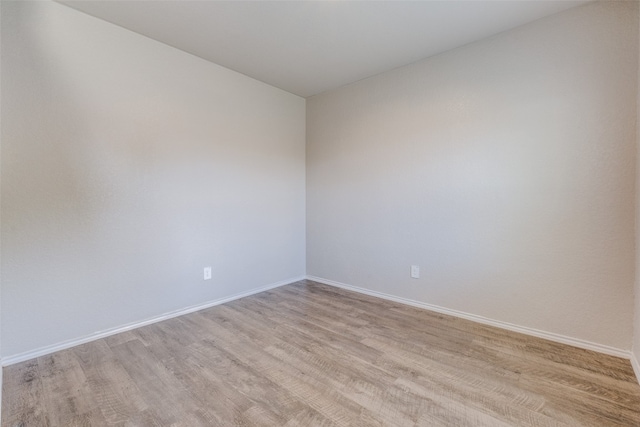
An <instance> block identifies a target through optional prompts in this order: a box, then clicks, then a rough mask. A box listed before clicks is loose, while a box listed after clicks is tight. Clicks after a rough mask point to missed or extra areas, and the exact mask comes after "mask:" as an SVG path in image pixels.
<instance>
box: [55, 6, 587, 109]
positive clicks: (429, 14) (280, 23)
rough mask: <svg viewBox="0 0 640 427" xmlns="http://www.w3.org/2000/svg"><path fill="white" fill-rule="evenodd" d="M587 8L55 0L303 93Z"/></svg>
mask: <svg viewBox="0 0 640 427" xmlns="http://www.w3.org/2000/svg"><path fill="white" fill-rule="evenodd" d="M587 2H588V1H587V0H576V1H568V0H563V1H542V0H533V1H527V0H518V1H483V0H475V1H451V0H450V1H402V0H396V1H337V0H336V1H326V0H324V1H202V0H199V1H184V0H182V1H180V0H173V1H140V0H133V1H118V0H107V1H61V3H64V4H66V5H68V6H70V7H73V8H75V9H77V10H80V11H83V12H86V13H88V14H90V15H93V16H96V17H98V18H102V19H104V20H106V21H109V22H112V23H114V24H117V25H119V26H122V27H124V28H128V29H130V30H132V31H135V32H137V33H140V34H143V35H145V36H148V37H150V38H153V39H156V40H158V41H161V42H163V43H166V44H168V45H170V46H174V47H176V48H178V49H182V50H184V51H186V52H189V53H192V54H194V55H197V56H199V57H201V58H204V59H207V60H209V61H211V62H214V63H216V64H219V65H222V66H224V67H227V68H230V69H232V70H235V71H238V72H240V73H242V74H245V75H247V76H250V77H253V78H255V79H257V80H260V81H263V82H265V83H268V84H271V85H273V86H276V87H279V88H281V89H284V90H286V91H288V92H292V93H294V94H297V95H300V96H303V97H307V96H310V95H315V94H318V93H320V92H324V91H326V90H329V89H333V88H336V87H339V86H343V85H345V84H348V83H352V82H354V81H357V80H360V79H363V78H366V77H369V76H372V75H375V74H378V73H381V72H384V71H388V70H391V69H393V68H397V67H400V66H403V65H407V64H410V63H412V62H415V61H418V60H420V59H423V58H426V57H429V56H432V55H435V54H438V53H440V52H444V51H447V50H450V49H453V48H456V47H458V46H462V45H464V44H467V43H470V42H473V41H476V40H479V39H482V38H485V37H488V36H491V35H494V34H497V33H499V32H502V31H505V30H508V29H511V28H514V27H517V26H519V25H522V24H525V23H527V22H531V21H534V20H536V19H539V18H542V17H544V16H547V15H551V14H554V13H557V12H560V11H562V10H565V9H569V8H571V7H574V6H577V5H580V4H584V3H587Z"/></svg>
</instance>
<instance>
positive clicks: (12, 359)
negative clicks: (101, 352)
mask: <svg viewBox="0 0 640 427" xmlns="http://www.w3.org/2000/svg"><path fill="white" fill-rule="evenodd" d="M304 279H305V277H304V276H300V277H295V278H291V279H287V280H283V281H281V282H277V283H272V284H270V285H266V286H261V287H259V288H255V289H252V290H250V291H246V292H242V293H239V294H235V295H231V296H228V297H224V298H219V299H216V300H212V301H207V302H205V303H203V304H198V305H193V306H190V307H186V308H182V309H179V310H175V311H171V312H168V313H164V314H161V315H159V316H155V317H151V318H148V319H145V320H141V321H139V322H133V323H128V324H126V325H123V326H118V327H116V328H111V329H107V330H105V331H100V332H95V333H93V334H90V335H86V336H84V337H80V338H75V339H72V340H68V341H64V342H61V343H58V344H53V345H49V346H45V347H41V348H38V349H36V350H31V351H27V352H24V353H20V354H16V355H13V356H8V357H3V358H2V361H1V363H2V365H1V366H9V365H13V364H15V363H20V362H24V361H25V360H29V359H33V358H36V357H40V356H44V355H46V354H51V353H55V352H56V351H60V350H66V349H68V348H71V347H75V346H77V345H80V344H85V343H88V342H91V341H95V340H99V339H101V338H105V337H108V336H111V335H115V334H119V333H121V332H126V331H130V330H132V329H136V328H140V327H142V326H146V325H150V324H152V323H157V322H161V321H163V320H167V319H171V318H173V317H178V316H182V315H184V314H189V313H193V312H194V311H200V310H204V309H205V308H209V307H213V306H216V305H220V304H224V303H226V302H230V301H233V300H237V299H240V298H244V297H248V296H249V295H254V294H258V293H260V292H264V291H268V290H270V289H275V288H278V287H280V286H284V285H289V284H291V283H295V282H298V281H300V280H304Z"/></svg>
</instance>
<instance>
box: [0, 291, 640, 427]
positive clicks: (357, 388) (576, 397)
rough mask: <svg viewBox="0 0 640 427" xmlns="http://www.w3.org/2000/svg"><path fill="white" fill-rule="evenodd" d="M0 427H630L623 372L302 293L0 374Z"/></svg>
mask: <svg viewBox="0 0 640 427" xmlns="http://www.w3.org/2000/svg"><path fill="white" fill-rule="evenodd" d="M2 396H3V402H2V405H3V406H2V415H3V419H2V426H3V427H15V426H21V427H22V426H190V427H191V426H225V427H227V426H291V427H292V426H455V427H458V426H474V427H478V426H480V427H482V426H486V427H489V426H490V427H501V426H544V427H551V426H598V427H603V426H640V386H639V385H638V383H637V381H636V379H635V377H634V375H633V371H632V369H631V366H630V363H629V361H627V360H623V359H619V358H615V357H610V356H605V355H602V354H598V353H594V352H590V351H586V350H581V349H577V348H574V347H569V346H565V345H562V344H557V343H553V342H549V341H545V340H542V339H538V338H533V337H530V336H525V335H521V334H517V333H513V332H508V331H504V330H501V329H497V328H493V327H489V326H484V325H480V324H477V323H473V322H470V321H466V320H463V319H459V318H454V317H449V316H444V315H441V314H437V313H433V312H429V311H425V310H421V309H417V308H412V307H408V306H404V305H401V304H396V303H393V302H389V301H385V300H380V299H376V298H372V297H368V296H364V295H360V294H355V293H351V292H347V291H343V290H340V289H336V288H332V287H329V286H325V285H321V284H318V283H314V282H309V281H302V282H298V283H295V284H293V285H288V286H284V287H281V288H277V289H275V290H272V291H269V292H264V293H261V294H257V295H253V296H250V297H247V298H244V299H241V300H237V301H234V302H230V303H227V304H224V305H220V306H217V307H213V308H210V309H207V310H202V311H199V312H196V313H193V314H189V315H186V316H182V317H178V318H174V319H171V320H167V321H164V322H161V323H156V324H153V325H150V326H145V327H143V328H139V329H136V330H134V331H130V332H125V333H122V334H119V335H115V336H112V337H109V338H105V339H101V340H98V341H94V342H91V343H89V344H84V345H81V346H78V347H74V348H72V349H69V350H65V351H60V352H58V353H54V354H51V355H48V356H43V357H39V358H37V359H34V360H30V361H27V362H24V363H20V364H17V365H13V366H9V367H7V368H5V370H4V388H3V394H2Z"/></svg>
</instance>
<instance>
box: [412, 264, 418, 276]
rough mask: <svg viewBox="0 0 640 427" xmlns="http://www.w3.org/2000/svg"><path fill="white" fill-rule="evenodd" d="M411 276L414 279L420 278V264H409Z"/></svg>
mask: <svg viewBox="0 0 640 427" xmlns="http://www.w3.org/2000/svg"><path fill="white" fill-rule="evenodd" d="M411 277H412V278H414V279H419V278H420V266H417V265H412V266H411Z"/></svg>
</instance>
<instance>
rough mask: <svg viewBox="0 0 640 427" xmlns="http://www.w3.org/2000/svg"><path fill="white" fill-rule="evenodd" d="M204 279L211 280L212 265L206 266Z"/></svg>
mask: <svg viewBox="0 0 640 427" xmlns="http://www.w3.org/2000/svg"><path fill="white" fill-rule="evenodd" d="M204 280H211V267H205V268H204Z"/></svg>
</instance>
